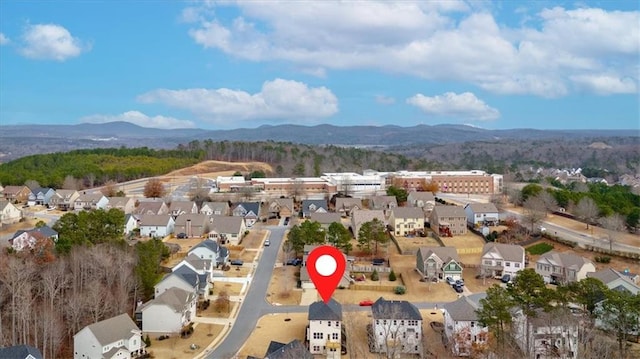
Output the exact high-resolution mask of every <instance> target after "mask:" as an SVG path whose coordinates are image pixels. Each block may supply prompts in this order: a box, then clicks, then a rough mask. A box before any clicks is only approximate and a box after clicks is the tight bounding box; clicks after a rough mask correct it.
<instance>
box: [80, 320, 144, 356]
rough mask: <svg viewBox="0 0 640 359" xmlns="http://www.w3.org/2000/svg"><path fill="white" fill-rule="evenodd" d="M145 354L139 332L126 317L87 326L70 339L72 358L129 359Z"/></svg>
mask: <svg viewBox="0 0 640 359" xmlns="http://www.w3.org/2000/svg"><path fill="white" fill-rule="evenodd" d="M144 353H145V345H144V342H143V341H142V331H141V330H140V329H139V328H138V327H137V326H136V323H134V322H133V320H131V318H130V317H129V316H128V315H127V314H120V315H118V316H116V317H113V318H109V319H106V320H103V321H101V322H97V323H93V324H91V325H88V326H86V327H84V328H82V329H81V330H80V331H79V332H78V333H76V334H75V335H74V336H73V358H74V359H86V358H104V359H112V358H113V359H115V358H117V359H130V358H136V357H138V356H139V355H142V354H144Z"/></svg>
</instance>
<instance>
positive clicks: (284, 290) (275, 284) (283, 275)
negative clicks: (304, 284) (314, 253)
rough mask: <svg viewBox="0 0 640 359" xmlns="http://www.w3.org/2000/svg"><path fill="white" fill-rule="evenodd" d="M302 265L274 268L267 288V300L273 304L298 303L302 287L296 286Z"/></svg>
mask: <svg viewBox="0 0 640 359" xmlns="http://www.w3.org/2000/svg"><path fill="white" fill-rule="evenodd" d="M296 273H300V267H296V266H282V267H280V268H276V269H274V270H273V276H271V280H270V281H269V288H268V289H267V298H266V299H267V301H268V302H269V303H271V304H275V303H277V304H281V305H298V304H300V298H301V297H302V289H298V288H296V283H297V281H298V277H297V276H296Z"/></svg>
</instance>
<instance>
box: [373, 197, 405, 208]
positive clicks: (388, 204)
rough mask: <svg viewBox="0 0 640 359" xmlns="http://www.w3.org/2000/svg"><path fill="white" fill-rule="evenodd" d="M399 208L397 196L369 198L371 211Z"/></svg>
mask: <svg viewBox="0 0 640 359" xmlns="http://www.w3.org/2000/svg"><path fill="white" fill-rule="evenodd" d="M396 207H398V200H397V199H396V197H395V196H371V197H369V209H382V210H388V209H393V208H396Z"/></svg>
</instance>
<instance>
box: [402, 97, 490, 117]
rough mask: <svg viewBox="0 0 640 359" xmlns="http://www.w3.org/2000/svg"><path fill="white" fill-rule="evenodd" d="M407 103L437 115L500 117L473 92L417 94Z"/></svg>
mask: <svg viewBox="0 0 640 359" xmlns="http://www.w3.org/2000/svg"><path fill="white" fill-rule="evenodd" d="M407 103H408V104H410V105H413V106H416V107H418V108H419V109H421V110H422V111H423V112H424V113H427V114H430V115H435V116H442V117H455V118H460V119H467V120H478V121H488V120H496V119H498V118H499V117H500V112H499V111H498V110H496V109H495V108H493V107H490V106H489V105H487V104H486V103H484V101H482V100H480V99H479V98H477V97H476V95H474V94H472V93H471V92H463V93H461V94H456V93H453V92H446V93H444V94H442V95H438V96H433V97H428V96H425V95H423V94H417V95H415V96H413V97H410V98H408V99H407Z"/></svg>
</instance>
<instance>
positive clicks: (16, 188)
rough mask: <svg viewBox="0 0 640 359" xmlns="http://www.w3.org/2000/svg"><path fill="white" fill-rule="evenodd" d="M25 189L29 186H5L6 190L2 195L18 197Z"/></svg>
mask: <svg viewBox="0 0 640 359" xmlns="http://www.w3.org/2000/svg"><path fill="white" fill-rule="evenodd" d="M25 187H27V186H5V187H4V189H3V190H2V193H3V194H5V195H6V194H13V195H16V194H18V193H20V191H22V190H24V188H25ZM27 189H28V188H27Z"/></svg>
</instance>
